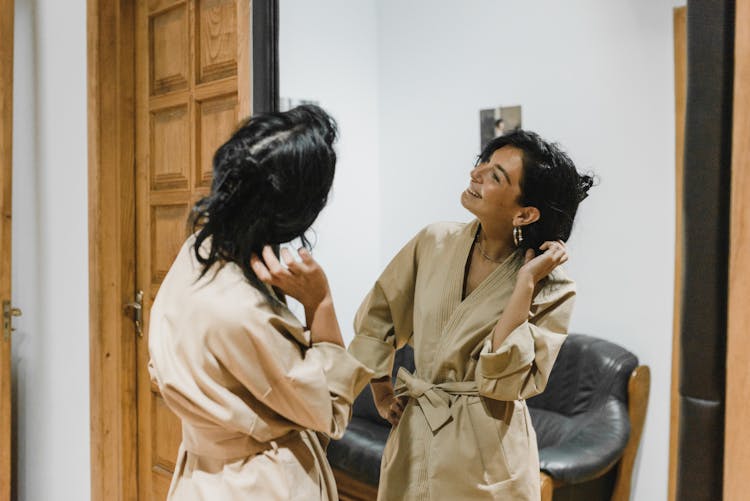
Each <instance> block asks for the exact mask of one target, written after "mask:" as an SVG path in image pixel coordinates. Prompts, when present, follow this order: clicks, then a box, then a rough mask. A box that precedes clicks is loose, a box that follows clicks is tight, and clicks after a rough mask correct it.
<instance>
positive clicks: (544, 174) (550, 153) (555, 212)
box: [477, 129, 594, 249]
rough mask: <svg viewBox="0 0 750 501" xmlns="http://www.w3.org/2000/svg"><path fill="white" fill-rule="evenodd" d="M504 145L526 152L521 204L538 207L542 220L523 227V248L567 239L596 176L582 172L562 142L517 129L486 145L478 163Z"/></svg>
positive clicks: (535, 247)
mask: <svg viewBox="0 0 750 501" xmlns="http://www.w3.org/2000/svg"><path fill="white" fill-rule="evenodd" d="M503 146H514V147H516V148H518V149H519V150H521V151H522V152H523V157H522V158H523V174H522V176H521V196H520V199H519V201H518V202H519V203H520V204H521V205H522V206H524V207H528V206H533V207H536V208H537V209H539V213H540V217H539V219H538V220H537V221H536V222H534V223H531V224H529V225H526V226H524V227H523V241H522V242H521V244H520V247H521V248H523V249H528V248H531V249H538V248H539V246H540V245H542V244H543V243H544V242H546V241H548V240H562V241H563V242H566V241H567V240H568V238H569V237H570V232H571V231H572V229H573V221H574V219H575V216H576V212H577V211H578V204H579V203H581V201H583V199H584V198H586V197H587V196H588V191H589V189H590V188H591V187H592V186H593V185H594V176H593V175H591V174H582V173H579V172H578V170H576V166H575V164H574V163H573V161H572V160H571V159H570V157H569V156H568V155H567V154H566V153H565V152H564V151H563V150H562V149H560V147H559V145H557V144H553V143H548V142H547V141H545V140H544V139H542V138H541V137H539V135H538V134H536V133H534V132H531V131H527V130H522V129H518V130H514V131H513V132H509V133H508V134H505V135H502V136H499V137H496V138H494V139H492V140H490V141H489V142H487V144H486V145H485V147H484V149H483V150H482V153H481V154H480V155H479V158H478V160H477V163H479V162H487V161H489V159H490V157H491V156H492V154H493V153H494V152H495V151H496V150H499V149H500V148H502V147H503Z"/></svg>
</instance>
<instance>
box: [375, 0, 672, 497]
mask: <svg viewBox="0 0 750 501" xmlns="http://www.w3.org/2000/svg"><path fill="white" fill-rule="evenodd" d="M673 3H674V2H667V1H663V0H662V1H657V2H655V1H653V0H619V1H616V2H598V1H595V0H577V1H574V2H559V1H556V0H544V1H542V0H538V1H535V2H513V1H509V0H505V1H497V0H474V1H472V2H465V1H459V0H453V1H450V0H444V1H443V2H442V3H441V4H440V8H436V7H435V2H434V1H430V0H411V1H409V2H403V1H398V0H381V1H380V2H378V7H379V11H378V13H379V19H378V40H379V44H378V50H379V56H380V57H379V63H380V66H379V76H380V85H379V92H380V106H381V115H380V124H381V129H380V140H381V152H380V160H381V173H382V176H383V177H382V184H381V190H382V194H383V204H382V206H381V224H382V242H381V252H382V254H381V257H382V258H383V259H386V258H387V257H389V256H391V255H393V253H394V252H396V250H397V249H398V248H399V247H400V246H401V245H403V243H404V242H405V241H406V240H407V239H408V238H409V237H410V236H411V235H413V234H414V233H415V232H416V231H417V230H418V229H419V228H421V227H422V226H424V225H425V224H427V223H429V222H431V221H435V220H442V219H447V220H464V221H465V220H468V219H470V218H471V215H470V214H468V213H467V212H466V211H465V210H464V209H463V208H462V207H461V205H460V203H459V194H460V193H461V191H462V190H463V189H464V188H465V187H466V186H467V183H468V172H469V169H470V167H471V165H472V163H473V161H474V158H475V156H476V154H477V153H478V148H479V145H478V137H479V130H478V129H479V125H478V110H479V109H481V108H491V107H495V106H499V105H516V104H520V105H522V106H523V125H524V127H525V128H528V129H531V130H535V131H537V132H539V133H540V134H541V135H542V136H543V137H546V138H548V139H550V140H554V141H559V142H560V143H561V144H562V145H564V147H565V149H566V150H567V151H568V152H569V153H570V154H571V156H572V157H573V159H574V160H575V161H576V162H577V165H578V166H579V168H580V169H583V170H589V169H591V170H594V171H595V172H596V173H597V174H598V175H599V176H600V178H601V184H600V185H599V186H597V187H595V188H593V189H592V190H591V192H590V197H589V198H588V199H587V200H586V201H585V202H584V203H583V204H582V205H581V208H580V212H579V214H580V216H579V219H578V223H577V226H576V228H575V230H574V232H573V237H572V239H571V241H570V251H571V256H572V257H571V261H570V263H569V265H568V269H569V271H570V273H571V274H572V275H573V277H574V278H575V279H576V280H577V282H578V290H579V294H578V302H577V306H576V312H575V314H574V318H573V322H572V326H571V330H572V331H573V332H583V333H589V334H592V335H595V336H599V337H603V338H607V339H610V340H612V341H614V342H616V343H618V344H620V345H622V346H624V347H626V348H628V349H629V350H631V351H633V352H634V353H635V354H636V355H638V357H639V358H640V360H641V363H645V364H648V365H649V366H651V370H652V390H651V399H650V406H649V413H648V416H647V421H646V429H645V434H644V437H643V440H642V449H641V455H640V462H639V468H638V470H637V478H636V480H635V489H634V499H665V498H666V489H667V465H668V437H669V385H670V364H671V340H672V301H673V290H672V287H673V267H674V264H673V258H674V217H675V212H674V189H675V184H674V162H675V157H674V92H673V55H672V54H673V53H672V50H673V45H672V43H673V42H672V40H673V39H672V6H673Z"/></svg>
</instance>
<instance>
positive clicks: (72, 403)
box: [12, 0, 90, 501]
mask: <svg viewBox="0 0 750 501" xmlns="http://www.w3.org/2000/svg"><path fill="white" fill-rule="evenodd" d="M15 18H16V26H15V64H14V66H15V68H14V72H15V77H14V80H15V85H14V94H15V95H14V112H15V113H14V124H13V125H14V140H13V150H14V151H13V161H14V166H13V168H14V178H13V274H12V278H13V300H14V302H15V304H16V305H17V306H19V307H20V308H21V309H22V310H23V317H21V318H20V319H18V320H17V322H16V325H17V327H18V331H17V332H16V333H15V334H14V337H13V358H12V360H13V365H14V390H15V418H16V439H17V447H18V455H17V461H16V468H17V484H16V488H17V494H18V496H17V499H19V500H21V501H23V500H29V501H36V500H39V501H47V500H55V501H56V500H71V501H80V500H85V499H89V497H90V473H89V471H90V460H89V443H90V442H89V343H88V335H89V329H88V304H89V301H88V227H87V224H88V223H87V221H88V216H87V210H88V209H87V146H86V143H87V137H86V134H87V132H86V2H85V0H74V1H73V0H71V1H66V2H59V1H56V0H16V16H15Z"/></svg>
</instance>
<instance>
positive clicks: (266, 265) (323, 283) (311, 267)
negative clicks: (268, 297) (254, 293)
mask: <svg viewBox="0 0 750 501" xmlns="http://www.w3.org/2000/svg"><path fill="white" fill-rule="evenodd" d="M297 252H298V253H299V256H300V257H301V258H302V261H297V260H295V259H294V257H292V253H291V252H289V249H286V248H282V249H281V258H282V259H283V260H284V263H286V266H287V267H286V268H284V266H282V265H281V263H280V262H279V260H278V259H277V258H276V256H275V255H274V253H273V250H272V249H271V247H270V246H268V245H266V246H265V247H263V253H262V254H263V259H260V258H259V257H258V256H256V255H255V254H253V256H252V257H251V258H250V267H251V268H252V269H253V271H254V272H255V275H256V276H257V277H258V279H259V280H261V281H262V282H264V283H267V284H269V285H272V286H274V287H278V288H279V289H281V290H282V291H284V294H287V295H289V296H291V297H293V298H294V299H296V300H297V301H299V302H300V303H302V306H304V307H305V311H315V310H316V309H317V308H318V306H319V305H320V304H321V303H322V302H323V301H324V300H326V299H330V297H331V290H330V288H329V286H328V279H327V278H326V274H325V272H324V271H323V269H322V268H321V267H320V265H319V264H318V263H317V262H316V261H315V260H314V259H313V257H312V256H311V255H310V253H309V252H308V251H307V249H305V248H304V247H303V248H301V249H299V251H297Z"/></svg>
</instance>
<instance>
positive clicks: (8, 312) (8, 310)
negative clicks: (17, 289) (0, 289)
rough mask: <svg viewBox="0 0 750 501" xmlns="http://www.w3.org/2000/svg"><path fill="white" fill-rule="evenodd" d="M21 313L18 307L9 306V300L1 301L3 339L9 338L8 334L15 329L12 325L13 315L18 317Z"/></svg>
mask: <svg viewBox="0 0 750 501" xmlns="http://www.w3.org/2000/svg"><path fill="white" fill-rule="evenodd" d="M22 314H23V312H22V311H21V309H20V308H14V307H13V306H11V304H10V301H3V340H4V341H7V340H9V339H10V335H11V334H13V331H14V330H16V328H15V327H13V317H20V316H21V315H22Z"/></svg>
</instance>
